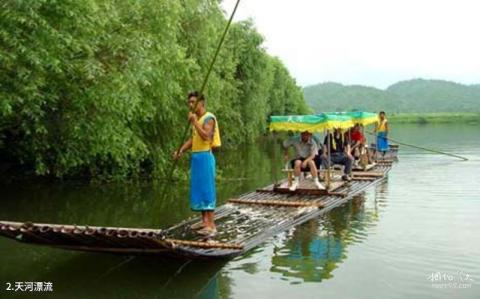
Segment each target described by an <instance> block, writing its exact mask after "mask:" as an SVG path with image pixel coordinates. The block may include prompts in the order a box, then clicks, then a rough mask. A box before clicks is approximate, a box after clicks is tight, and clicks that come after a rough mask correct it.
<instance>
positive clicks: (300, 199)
mask: <svg viewBox="0 0 480 299" xmlns="http://www.w3.org/2000/svg"><path fill="white" fill-rule="evenodd" d="M390 169H391V163H379V164H377V165H375V167H373V168H372V169H370V170H368V171H362V172H360V173H358V174H356V175H357V177H358V178H359V179H360V180H356V181H352V182H349V183H346V184H343V185H342V186H340V187H338V188H337V189H336V190H335V191H334V192H326V193H325V194H312V193H311V192H310V193H308V192H289V193H278V192H275V191H274V188H275V185H274V184H272V185H270V186H267V187H265V188H261V189H259V190H257V191H253V192H248V193H246V194H243V195H242V196H240V197H239V198H237V199H233V200H231V201H230V202H228V203H226V204H224V205H222V206H220V207H218V209H217V210H216V217H215V221H216V225H217V230H218V235H217V236H216V237H215V239H214V240H207V239H205V237H203V236H200V235H198V234H196V233H195V232H194V231H192V230H191V229H190V226H191V225H192V224H194V223H198V222H199V218H198V217H196V218H191V219H187V220H185V221H182V222H181V223H179V224H177V225H175V226H172V227H170V228H169V229H166V230H161V229H146V228H121V227H95V226H77V225H55V224H43V223H39V224H33V223H20V222H10V221H2V222H0V235H3V236H5V237H8V238H12V239H16V240H18V241H23V242H29V243H35V244H42V245H49V246H54V247H58V248H63V249H75V250H82V251H95V252H110V253H120V254H168V255H173V256H182V257H189V258H197V257H205V258H221V257H233V256H236V255H240V254H242V253H244V252H246V251H248V250H249V249H251V248H253V247H255V246H258V245H259V244H261V243H262V242H264V241H265V240H266V239H267V238H269V237H272V236H274V235H275V234H277V233H279V232H282V231H285V230H287V229H289V228H291V227H293V226H295V225H298V224H301V223H303V222H305V221H308V220H310V219H312V218H315V217H319V216H321V215H324V214H325V213H328V212H329V211H331V210H332V209H334V208H336V207H338V206H340V205H342V204H344V203H346V202H348V201H349V200H351V199H352V198H353V197H354V196H356V195H358V194H359V193H361V192H363V191H364V190H366V189H367V188H369V187H370V186H373V185H375V184H378V183H379V182H381V181H383V180H385V179H386V174H387V173H388V171H389V170H390ZM300 191H302V190H300Z"/></svg>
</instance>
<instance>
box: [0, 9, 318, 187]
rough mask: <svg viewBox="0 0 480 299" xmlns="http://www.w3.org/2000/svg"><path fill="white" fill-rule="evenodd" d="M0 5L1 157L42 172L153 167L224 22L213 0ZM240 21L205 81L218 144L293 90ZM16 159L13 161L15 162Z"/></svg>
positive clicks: (258, 123) (258, 129)
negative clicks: (218, 133) (217, 128)
mask: <svg viewBox="0 0 480 299" xmlns="http://www.w3.org/2000/svg"><path fill="white" fill-rule="evenodd" d="M1 7H2V9H1V12H0V157H1V160H2V161H1V162H2V163H3V164H4V165H5V164H8V165H13V167H16V168H17V169H22V171H23V172H25V173H27V172H31V173H34V174H36V175H40V176H51V177H100V178H126V177H134V176H139V175H142V176H143V175H146V176H157V177H158V176H162V175H164V174H165V172H166V168H167V167H168V165H170V157H171V153H172V151H173V150H174V148H175V147H176V146H177V145H178V144H179V142H180V140H179V139H180V135H182V132H183V128H184V126H185V125H186V114H187V107H186V99H185V96H186V94H187V92H188V91H190V90H192V89H196V88H199V86H200V84H201V81H202V79H203V77H204V76H205V73H206V69H207V66H208V64H209V63H210V61H211V59H212V57H213V53H214V50H215V47H216V44H217V43H218V40H219V38H220V35H221V33H222V31H223V29H224V27H225V25H226V17H225V14H224V12H222V10H221V7H220V5H219V3H218V2H217V1H207V0H186V1H180V0H144V1H136V0H122V1H118V0H87V1H75V0H65V1H46V0H38V1H6V2H3V3H2V4H1ZM262 42H263V38H262V36H261V35H260V34H259V33H258V32H257V31H256V29H255V27H254V25H253V24H252V22H251V21H243V22H238V23H234V24H233V25H232V27H231V29H230V32H229V34H228V35H227V39H226V42H225V44H224V47H223V48H222V51H221V52H220V56H219V58H218V61H217V63H216V65H215V67H214V69H213V74H212V75H211V78H210V81H209V82H208V85H207V89H206V91H205V95H206V98H207V107H208V109H209V110H210V111H212V112H213V113H215V114H217V117H218V120H219V123H220V126H221V133H222V137H223V143H224V144H225V145H227V146H228V145H229V144H238V143H242V142H252V141H253V140H254V139H255V138H256V137H257V136H259V135H261V134H262V133H263V132H264V131H265V130H266V127H267V123H266V122H267V119H268V116H269V115H271V114H304V113H308V112H309V108H308V107H307V105H306V104H305V102H304V100H303V92H302V89H301V88H300V87H298V86H297V84H296V82H295V80H294V79H293V78H292V77H291V75H290V74H289V72H288V70H287V69H286V68H285V66H284V65H283V64H282V62H281V61H280V60H279V59H277V58H275V57H271V56H270V55H268V54H267V53H266V51H265V49H264V48H263V47H262ZM17 166H18V167H17Z"/></svg>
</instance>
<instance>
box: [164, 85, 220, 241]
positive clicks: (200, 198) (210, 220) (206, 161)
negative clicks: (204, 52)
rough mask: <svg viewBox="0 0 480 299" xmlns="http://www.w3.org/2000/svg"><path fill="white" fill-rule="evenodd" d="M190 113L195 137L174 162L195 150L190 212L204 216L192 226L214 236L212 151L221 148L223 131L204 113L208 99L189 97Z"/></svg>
mask: <svg viewBox="0 0 480 299" xmlns="http://www.w3.org/2000/svg"><path fill="white" fill-rule="evenodd" d="M188 105H189V108H190V112H189V113H188V120H189V121H190V122H191V123H192V127H193V128H192V129H193V130H192V137H191V138H189V139H188V140H187V141H186V142H185V143H184V144H183V145H182V147H181V148H180V150H179V152H175V153H174V155H173V158H174V159H179V158H180V157H181V155H182V154H183V153H184V152H185V151H186V150H188V149H192V157H191V160H190V208H191V209H192V210H193V211H198V212H202V223H198V224H195V225H193V226H192V229H200V230H198V231H197V232H198V233H199V234H202V235H207V236H214V235H215V234H216V232H217V229H216V227H215V222H214V218H215V204H216V199H217V195H216V189H215V157H214V156H213V153H212V148H215V147H219V146H220V145H221V142H220V131H219V128H218V123H217V119H216V118H215V116H214V115H213V114H212V113H210V112H207V110H206V109H205V97H204V96H203V95H200V94H199V93H198V92H196V91H193V92H191V93H189V94H188Z"/></svg>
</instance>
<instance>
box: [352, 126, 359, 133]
mask: <svg viewBox="0 0 480 299" xmlns="http://www.w3.org/2000/svg"><path fill="white" fill-rule="evenodd" d="M358 131H360V124H355V126H353V129H352V132H358Z"/></svg>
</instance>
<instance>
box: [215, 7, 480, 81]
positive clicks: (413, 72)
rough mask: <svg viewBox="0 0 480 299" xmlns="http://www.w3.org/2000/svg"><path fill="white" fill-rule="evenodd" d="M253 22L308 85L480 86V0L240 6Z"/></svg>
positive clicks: (242, 14) (270, 49) (273, 51)
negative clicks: (433, 82)
mask: <svg viewBox="0 0 480 299" xmlns="http://www.w3.org/2000/svg"><path fill="white" fill-rule="evenodd" d="M235 2H236V0H224V1H223V3H222V6H223V8H224V10H225V13H226V14H227V15H229V14H230V13H231V11H232V9H233V6H234V4H235ZM248 18H252V19H253V21H254V23H255V26H256V28H257V30H258V31H259V32H260V33H261V34H262V35H263V36H264V37H265V43H264V47H265V48H266V49H267V51H268V53H270V54H271V55H274V56H278V57H279V58H280V59H281V60H282V61H283V62H284V64H285V65H286V66H287V68H288V69H289V71H290V73H291V74H292V75H293V76H294V77H295V78H296V80H297V83H298V84H299V85H301V86H306V85H311V84H316V83H321V82H339V83H343V84H361V85H368V86H374V87H377V88H386V87H388V86H389V85H391V84H394V83H396V82H398V81H401V80H409V79H413V78H425V79H441V80H450V81H455V82H459V83H464V84H478V83H480V37H479V35H480V34H479V29H480V1H479V0H454V1H453V0H396V1H392V0H329V1H327V0H295V1H293V0H241V1H240V5H239V7H238V10H237V13H236V17H235V21H239V20H244V19H248Z"/></svg>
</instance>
